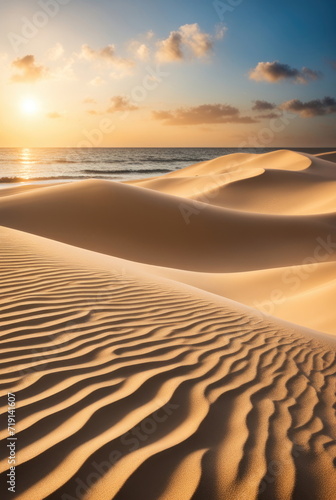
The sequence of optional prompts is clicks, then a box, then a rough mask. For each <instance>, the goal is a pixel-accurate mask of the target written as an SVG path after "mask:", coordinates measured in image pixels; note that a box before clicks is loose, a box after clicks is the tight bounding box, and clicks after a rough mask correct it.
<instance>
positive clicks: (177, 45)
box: [156, 23, 213, 62]
mask: <svg viewBox="0 0 336 500" xmlns="http://www.w3.org/2000/svg"><path fill="white" fill-rule="evenodd" d="M212 49H213V37H212V36H211V35H209V34H208V33H204V32H202V31H201V29H200V27H199V25H198V24H196V23H195V24H185V25H184V26H181V27H180V28H179V29H178V30H177V31H171V33H170V35H169V37H168V38H166V39H165V40H161V41H160V42H159V43H158V50H157V53H156V57H157V59H158V60H159V61H162V62H172V61H182V60H184V59H186V58H187V57H190V58H196V59H200V58H202V57H205V56H206V55H208V54H209V53H210V52H211V51H212Z"/></svg>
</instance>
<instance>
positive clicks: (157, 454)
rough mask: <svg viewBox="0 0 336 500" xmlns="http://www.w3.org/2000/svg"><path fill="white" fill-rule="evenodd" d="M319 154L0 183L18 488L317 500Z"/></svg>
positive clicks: (186, 499) (329, 303) (326, 180)
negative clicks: (118, 177) (39, 183)
mask: <svg viewBox="0 0 336 500" xmlns="http://www.w3.org/2000/svg"><path fill="white" fill-rule="evenodd" d="M333 155H334V156H333ZM334 157H335V153H333V154H325V155H319V156H316V157H314V156H311V155H308V154H303V153H302V154H301V153H294V152H291V151H276V152H272V153H267V154H264V155H251V154H234V155H229V156H226V157H222V158H218V159H215V160H212V161H209V162H202V163H199V164H196V165H192V166H191V167H188V168H185V169H182V170H179V171H177V172H174V173H169V174H167V175H164V176H161V177H155V178H151V179H148V180H139V181H134V182H131V183H128V184H126V183H116V182H110V181H98V180H90V181H81V182H74V183H71V184H60V185H57V186H52V187H40V188H38V189H36V186H33V187H34V189H32V186H27V187H22V186H21V187H20V188H16V187H15V188H13V187H11V188H8V189H6V190H2V192H1V196H0V225H1V226H2V227H1V228H0V236H1V250H0V268H1V271H0V272H1V282H0V287H1V298H0V306H1V320H0V327H1V330H0V331H1V344H0V350H1V356H2V360H3V362H2V371H1V382H0V384H1V395H3V396H5V397H6V396H7V393H8V392H12V393H15V394H16V398H17V407H18V409H17V421H18V424H17V431H18V439H19V441H18V442H19V451H18V465H17V471H16V474H17V477H18V481H17V485H18V491H17V494H16V496H15V498H17V499H19V500H21V499H22V500H32V499H34V500H42V499H46V498H48V499H52V500H53V499H55V500H56V499H61V500H69V499H71V500H73V499H78V500H79V499H80V498H85V499H89V500H111V499H112V498H113V499H117V500H176V499H179V500H250V499H251V500H253V499H255V500H257V499H258V500H290V499H291V500H303V499H304V500H333V498H334V492H335V491H336V473H335V466H336V430H335V429H336V425H335V423H336V422H335V412H334V407H333V405H334V402H335V385H334V382H335V372H336V363H335V352H336V339H335V334H336V310H335V309H336V308H335V304H334V303H335V296H336V197H335V193H336V190H335V188H336V165H335V163H334V161H335V158H334ZM2 401H3V402H4V401H5V398H2ZM1 411H2V412H6V411H7V404H6V401H5V402H4V403H3V404H2V408H1ZM6 438H7V429H6V430H5V431H1V439H3V440H5V439H6ZM1 453H2V455H1V457H0V467H1V468H0V472H1V476H2V478H3V479H4V480H5V481H6V473H7V470H8V462H7V455H6V451H5V447H4V446H2V447H1ZM6 498H7V497H6ZM8 498H12V497H11V496H8Z"/></svg>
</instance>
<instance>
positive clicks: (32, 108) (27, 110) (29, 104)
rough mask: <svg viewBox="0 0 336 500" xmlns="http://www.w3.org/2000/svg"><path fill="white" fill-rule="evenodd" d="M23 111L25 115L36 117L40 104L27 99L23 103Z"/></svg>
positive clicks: (34, 100)
mask: <svg viewBox="0 0 336 500" xmlns="http://www.w3.org/2000/svg"><path fill="white" fill-rule="evenodd" d="M21 111H22V113H24V114H25V115H36V113H38V111H39V103H38V101H37V100H36V99H33V98H26V99H23V100H22V102H21Z"/></svg>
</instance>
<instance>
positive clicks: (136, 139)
mask: <svg viewBox="0 0 336 500" xmlns="http://www.w3.org/2000/svg"><path fill="white" fill-rule="evenodd" d="M335 21H336V4H335V3H333V2H331V1H330V0H320V1H319V2H318V3H317V2H316V1H315V0H282V1H281V2H270V1H269V0H215V1H212V0H179V1H177V0H170V1H167V0H1V4H0V70H1V71H0V87H1V92H0V147H196V146H199V147H253V148H255V147H309V146H311V147H335V146H336V135H335V124H336V92H335V88H336V85H335V84H336V51H335V48H336V34H335V29H334V26H335Z"/></svg>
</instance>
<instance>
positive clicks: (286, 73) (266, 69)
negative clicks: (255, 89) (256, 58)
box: [249, 61, 322, 83]
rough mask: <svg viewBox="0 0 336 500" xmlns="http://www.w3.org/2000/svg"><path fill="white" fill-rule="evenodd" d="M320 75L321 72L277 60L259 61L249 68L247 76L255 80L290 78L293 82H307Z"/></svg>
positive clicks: (277, 80) (269, 80)
mask: <svg viewBox="0 0 336 500" xmlns="http://www.w3.org/2000/svg"><path fill="white" fill-rule="evenodd" d="M321 77H322V73H320V72H319V71H314V70H312V69H309V68H302V69H301V70H298V69H296V68H291V67H290V66H289V65H288V64H282V63H280V62H279V61H273V62H260V63H258V64H257V66H256V67H255V68H253V69H251V70H250V72H249V78H250V79H251V80H255V81H257V82H261V81H265V82H270V83H276V82H279V81H282V80H292V81H294V82H295V83H308V82H309V81H311V80H317V79H319V78H321Z"/></svg>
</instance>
